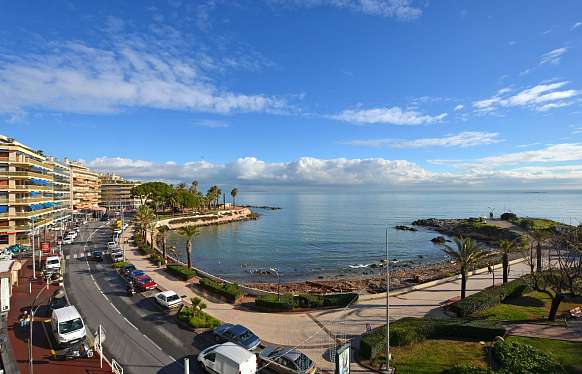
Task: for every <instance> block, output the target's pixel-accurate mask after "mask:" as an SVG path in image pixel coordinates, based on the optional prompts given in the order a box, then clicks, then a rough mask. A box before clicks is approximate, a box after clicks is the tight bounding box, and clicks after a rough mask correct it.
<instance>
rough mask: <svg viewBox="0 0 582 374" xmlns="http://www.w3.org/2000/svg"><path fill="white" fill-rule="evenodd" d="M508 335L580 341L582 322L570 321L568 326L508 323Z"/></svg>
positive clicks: (581, 338)
mask: <svg viewBox="0 0 582 374" xmlns="http://www.w3.org/2000/svg"><path fill="white" fill-rule="evenodd" d="M507 333H508V334H509V335H518V336H527V337H530V338H546V339H556V340H569V341H572V342H582V322H580V321H570V322H568V327H565V326H559V325H555V324H547V323H520V324H515V325H510V326H509V330H508V332H507Z"/></svg>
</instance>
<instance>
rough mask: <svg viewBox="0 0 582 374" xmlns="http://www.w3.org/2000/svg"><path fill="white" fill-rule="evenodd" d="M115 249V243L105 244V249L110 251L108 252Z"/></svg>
mask: <svg viewBox="0 0 582 374" xmlns="http://www.w3.org/2000/svg"><path fill="white" fill-rule="evenodd" d="M116 247H117V243H116V242H109V243H107V249H108V250H110V251H111V250H113V249H114V248H116Z"/></svg>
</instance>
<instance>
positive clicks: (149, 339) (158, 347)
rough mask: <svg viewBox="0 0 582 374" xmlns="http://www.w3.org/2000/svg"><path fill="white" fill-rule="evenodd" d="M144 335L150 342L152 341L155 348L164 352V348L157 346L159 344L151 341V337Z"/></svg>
mask: <svg viewBox="0 0 582 374" xmlns="http://www.w3.org/2000/svg"><path fill="white" fill-rule="evenodd" d="M142 335H143V336H144V337H145V338H146V339H147V340H149V341H150V343H152V344H153V345H154V346H155V347H156V348H157V349H159V350H160V351H163V349H162V348H161V347H160V346H159V345H157V344H156V342H154V341H153V340H152V339H150V337H149V336H147V335H146V334H143V333H142Z"/></svg>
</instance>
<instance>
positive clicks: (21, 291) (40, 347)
mask: <svg viewBox="0 0 582 374" xmlns="http://www.w3.org/2000/svg"><path fill="white" fill-rule="evenodd" d="M30 282H32V284H31V285H32V287H31V289H32V292H29V283H30ZM43 287H46V283H44V281H42V280H39V279H37V280H36V281H35V280H32V266H31V265H30V260H29V261H27V262H26V263H25V264H23V266H22V270H21V271H20V276H19V279H18V286H15V287H14V288H13V293H12V298H11V299H10V311H9V313H8V321H7V323H8V340H9V343H10V345H11V347H12V350H13V352H14V358H15V360H16V364H17V367H18V370H19V371H20V372H21V373H27V372H28V340H29V330H28V328H22V327H20V325H19V323H18V319H19V317H20V316H21V315H22V313H23V312H24V310H29V308H30V306H31V304H32V301H33V299H34V297H35V296H36V295H37V293H38V292H39V291H40V290H41V289H42V288H43ZM58 288H59V287H58V286H50V287H49V289H48V290H45V291H43V292H42V293H41V295H40V296H39V298H38V301H37V304H40V305H41V307H40V308H39V309H38V311H37V313H36V315H35V319H34V323H33V346H32V354H33V362H34V370H35V372H36V373H43V374H44V373H47V374H51V373H67V374H69V373H71V374H82V373H83V374H97V373H111V368H110V367H109V365H108V364H107V363H106V362H105V361H104V362H103V369H100V368H99V358H98V357H99V356H98V355H97V354H95V355H94V356H93V358H90V359H89V358H80V359H76V360H70V361H57V360H55V358H54V353H55V351H54V349H53V348H54V346H53V342H52V340H51V339H50V334H51V332H50V323H46V321H47V320H50V316H49V315H48V313H47V310H46V308H45V305H46V304H47V302H48V298H49V297H50V296H51V295H52V293H53V292H54V291H55V290H56V289H58Z"/></svg>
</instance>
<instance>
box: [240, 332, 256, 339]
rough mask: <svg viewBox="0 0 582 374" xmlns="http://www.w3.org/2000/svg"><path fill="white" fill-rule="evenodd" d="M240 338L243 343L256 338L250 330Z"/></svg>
mask: <svg viewBox="0 0 582 374" xmlns="http://www.w3.org/2000/svg"><path fill="white" fill-rule="evenodd" d="M238 338H239V339H240V340H241V341H246V340H249V339H252V338H254V336H253V333H252V332H250V331H249V330H247V331H245V332H243V333H242V334H240V335H239V337H238Z"/></svg>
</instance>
